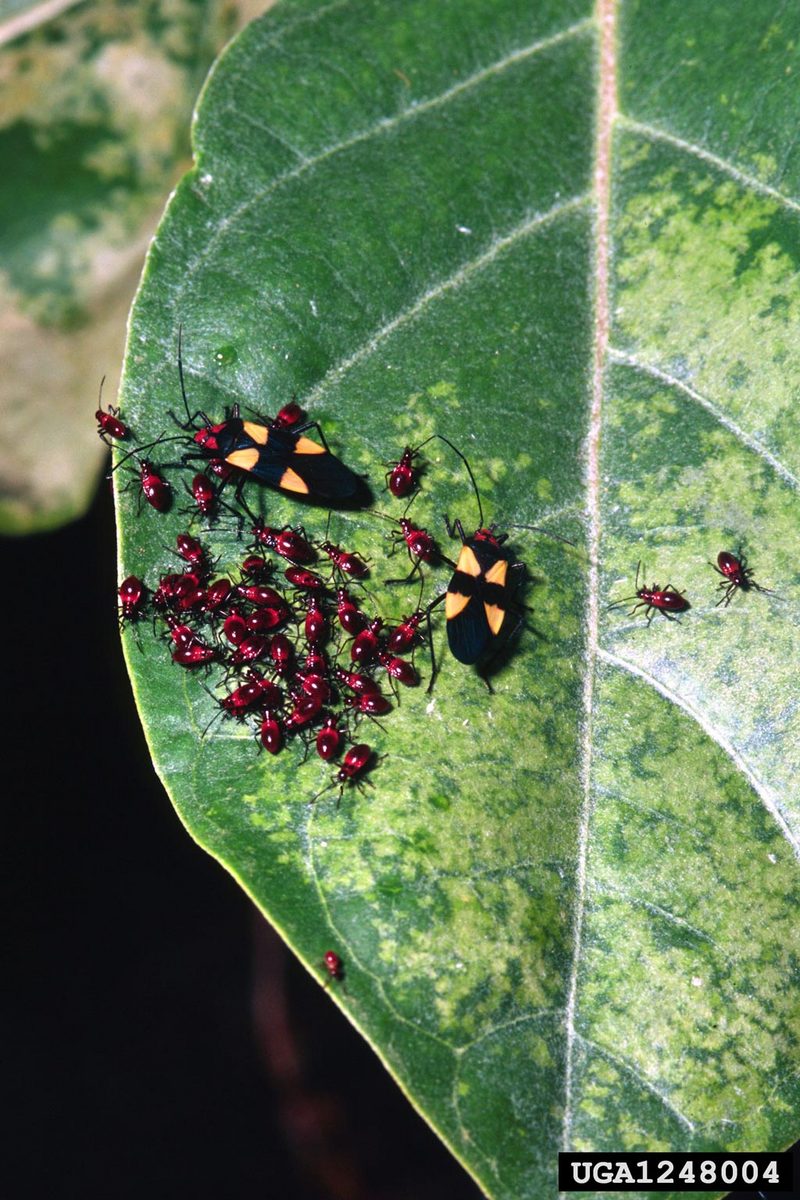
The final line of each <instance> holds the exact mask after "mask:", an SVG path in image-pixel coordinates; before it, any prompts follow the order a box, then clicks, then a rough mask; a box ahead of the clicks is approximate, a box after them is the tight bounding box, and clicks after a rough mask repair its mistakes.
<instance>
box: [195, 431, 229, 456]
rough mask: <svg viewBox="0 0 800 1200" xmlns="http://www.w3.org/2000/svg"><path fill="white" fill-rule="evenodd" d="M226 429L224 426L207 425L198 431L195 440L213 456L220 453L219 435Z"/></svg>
mask: <svg viewBox="0 0 800 1200" xmlns="http://www.w3.org/2000/svg"><path fill="white" fill-rule="evenodd" d="M224 428H225V426H224V424H223V425H205V426H203V428H202V429H198V430H197V432H196V433H195V435H194V440H195V441H196V442H197V444H198V446H202V447H203V449H204V450H208V451H209V452H210V453H212V454H216V453H217V452H218V451H219V440H218V435H219V434H220V433H222V430H223V429H224Z"/></svg>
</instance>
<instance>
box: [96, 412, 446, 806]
mask: <svg viewBox="0 0 800 1200" xmlns="http://www.w3.org/2000/svg"><path fill="white" fill-rule="evenodd" d="M96 416H97V420H98V427H99V431H100V433H101V436H103V435H105V436H110V437H114V438H124V437H127V435H128V431H127V427H126V426H125V425H124V424H123V423H122V421H121V420H120V418H119V415H118V412H117V410H110V411H103V410H102V409H99V410H98V412H97V414H96ZM302 417H303V414H302V411H301V410H300V409H299V408H298V406H297V405H290V406H286V409H284V410H281V413H279V414H278V417H277V418H275V420H274V421H273V422H271V423H270V428H274V427H283V428H288V427H290V425H291V424H296V423H298V422H299V421H301V420H302ZM416 454H417V451H412V450H410V449H408V450H406V451H405V453H404V454H403V456H402V458H401V460H400V461H399V462H398V463H396V464H393V465H392V470H391V471H390V473H389V475H388V476H387V483H388V487H389V490H390V491H391V492H392V493H393V494H394V495H395V496H399V497H402V496H405V495H407V494H409V493H410V492H411V491H413V489H414V487H415V486H416V466H415V464H414V459H415V456H416ZM223 465H225V464H223ZM211 469H212V470H213V469H214V468H213V463H212V464H211ZM217 474H218V476H220V477H221V482H222V483H230V482H233V481H235V469H234V468H228V470H227V472H225V471H221V470H219V469H218V470H217ZM137 475H138V476H139V484H140V488H141V495H142V496H143V498H144V499H145V500H146V501H147V502H148V503H149V504H150V505H151V506H152V507H153V508H154V509H155V510H156V511H157V512H165V511H167V510H168V509H169V508H170V507H171V504H172V489H171V486H170V484H169V483H168V482H167V480H166V479H165V478H164V477H163V475H162V474H161V473H160V469H158V468H156V467H155V466H153V465H152V464H151V463H149V462H147V461H145V460H142V459H140V460H139V470H138V471H137ZM219 489H220V484H219V483H217V484H216V485H215V484H214V483H213V482H212V480H211V479H210V478H209V476H208V475H206V474H203V473H198V474H195V475H194V478H193V480H192V484H191V488H190V489H187V490H188V491H189V492H190V494H191V496H192V498H193V501H194V506H195V513H196V515H197V516H199V517H202V518H205V519H209V520H214V519H215V518H216V516H217V515H218V509H219V507H220V504H221V501H220V498H219ZM239 504H240V506H241V509H242V510H243V513H244V514H246V515H247V517H248V518H249V533H250V538H251V542H250V545H249V546H248V548H247V553H246V554H245V553H244V551H243V556H242V559H241V562H240V563H239V564H238V565H237V567H236V569H235V570H232V571H229V572H228V573H226V574H224V575H223V574H217V572H216V571H215V569H214V563H213V562H212V560H211V558H210V555H209V552H208V550H207V548H206V547H205V546H204V545H203V543H202V541H201V540H200V539H199V538H198V537H195V536H193V535H192V534H191V533H189V532H188V531H187V532H184V533H180V534H178V536H177V538H176V543H175V548H174V553H175V555H176V560H180V563H178V562H177V561H176V570H175V571H173V572H170V573H167V574H162V575H160V577H158V578H156V579H153V580H150V581H145V580H143V579H140V578H138V577H137V576H134V575H131V576H129V577H128V578H127V579H125V580H123V582H122V584H121V585H120V588H119V604H120V620H121V623H122V625H123V626H126V625H129V624H132V623H134V622H137V623H139V624H141V623H142V622H143V621H144V620H145V619H147V620H148V621H150V620H151V621H152V623H153V627H154V628H155V629H159V627H160V630H161V636H162V637H163V640H164V642H165V643H166V645H167V647H168V649H169V653H170V655H171V658H172V662H173V663H174V664H175V665H176V666H178V667H180V668H182V669H184V670H189V671H201V670H204V671H205V673H206V674H207V672H208V669H209V668H210V667H211V666H212V664H213V666H214V667H216V668H218V669H219V670H220V671H221V672H222V683H221V685H220V686H219V690H218V692H217V693H215V694H214V698H215V699H216V701H217V703H218V705H219V709H220V719H226V720H235V721H239V722H244V723H247V724H248V725H249V726H250V727H251V728H252V730H253V735H254V740H255V741H256V742H257V744H259V746H260V747H263V749H264V750H266V751H267V752H268V753H269V754H273V755H275V754H278V753H279V752H280V751H281V750H282V749H283V748H284V746H285V745H286V744H287V742H290V741H292V740H296V741H298V742H300V743H302V745H303V748H304V754H307V753H308V752H309V751H310V749H311V747H312V746H313V747H314V749H315V750H316V753H317V754H318V755H319V756H320V757H321V758H322V759H323V760H325V761H326V762H328V761H333V760H339V761H340V765H339V766H338V768H337V770H336V772H335V774H334V777H333V779H332V781H331V783H330V784H329V785H328V786H329V788H333V787H336V786H337V785H338V787H339V793H340V795H341V792H342V791H343V789H344V788H345V786H347V785H350V784H353V785H356V786H360V785H361V784H362V783H363V782H365V778H364V777H365V775H366V774H367V772H368V771H369V770H370V768H371V767H372V766H374V763H375V755H374V753H373V751H372V749H371V747H370V746H369V745H367V744H365V743H364V742H362V741H359V740H358V739H357V737H356V729H357V725H358V723H359V722H360V721H361V719H362V718H371V719H372V720H377V718H385V717H387V715H388V714H390V712H391V711H392V709H393V707H394V705H393V699H392V698H390V697H389V696H388V695H387V694H386V693H385V690H384V689H385V688H386V687H387V686H388V688H390V689H391V690H392V691H393V692H394V693H395V695H396V694H397V685H398V684H399V685H402V686H405V687H414V686H416V685H417V684H419V681H420V680H419V675H418V673H417V670H416V668H415V666H414V665H413V662H412V661H410V659H409V657H408V656H409V655H410V654H411V653H412V652H413V651H414V649H415V647H416V646H417V645H418V644H419V643H420V642H421V641H422V634H421V630H420V625H421V623H422V621H423V618H424V617H425V615H426V614H425V609H423V608H420V609H418V610H417V611H415V612H413V613H411V614H410V615H409V616H407V617H405V618H404V619H403V620H402V621H400V622H398V623H392V622H390V621H389V620H388V619H385V618H383V617H381V616H377V615H376V616H370V615H368V614H367V613H365V612H364V611H362V608H361V607H360V604H359V602H358V601H357V599H356V598H354V595H353V593H352V591H351V590H350V588H351V587H352V586H353V585H356V586H357V585H359V584H361V583H362V582H363V581H364V580H365V579H366V578H367V577H368V575H369V567H368V564H367V563H366V562H364V561H363V560H362V559H361V558H360V557H359V556H358V555H356V554H354V553H351V552H350V551H347V550H345V549H343V548H342V547H341V546H339V545H336V544H335V543H333V542H331V541H328V540H325V541H321V542H315V541H313V540H312V539H311V538H310V537H309V536H308V534H307V533H306V531H305V530H304V529H303V528H302V527H295V528H288V527H287V528H281V529H277V528H271V527H269V526H267V525H266V524H265V523H264V521H263V519H262V518H260V517H256V516H254V515H253V514H252V513H251V512H250V510H249V509H248V508H247V506H246V504H245V503H244V501H243V500H242V499H241V497H240V499H239ZM225 507H226V508H227V507H228V506H227V505H226V506H225ZM230 511H233V512H235V513H237V514H238V517H239V526H240V528H241V526H242V521H243V515H242V512H241V511H240V510H239V509H238V508H237V509H230ZM400 525H401V529H402V534H401V536H402V537H403V539H404V540H405V542H406V543H407V545H408V547H409V553H410V554H412V556H416V557H415V558H414V561H415V562H419V561H420V560H421V561H431V560H432V558H433V556H434V555H435V554H436V553H437V551H436V548H435V544H434V542H433V539H431V538H429V535H427V534H425V531H424V530H418V529H416V528H415V527H414V526H413V525H411V524H410V522H407V521H403V522H401V523H400ZM409 531H410V533H411V535H415V536H410V535H409ZM421 536H423V541H422V542H420V544H419V545H418V544H417V542H418V541H419V539H420V537H421ZM424 538H427V539H428V541H427V542H425V541H424ZM287 564H288V565H287ZM178 567H179V568H180V569H178ZM312 567H313V568H315V569H312ZM214 720H216V718H213V719H212V722H211V723H210V724H209V727H207V728H210V725H211V724H213V721H214ZM323 790H325V791H327V790H328V788H326V789H323ZM317 794H318V795H320V794H321V793H317ZM313 798H314V799H316V796H315V797H313Z"/></svg>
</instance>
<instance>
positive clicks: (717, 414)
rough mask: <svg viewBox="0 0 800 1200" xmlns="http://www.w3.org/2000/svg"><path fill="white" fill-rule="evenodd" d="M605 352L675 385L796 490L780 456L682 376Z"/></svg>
mask: <svg viewBox="0 0 800 1200" xmlns="http://www.w3.org/2000/svg"><path fill="white" fill-rule="evenodd" d="M608 353H609V357H610V358H612V359H613V361H614V362H616V363H619V364H620V366H624V367H632V368H633V369H634V370H635V371H641V372H642V373H643V374H644V375H650V376H652V377H653V378H654V379H660V380H661V382H662V383H666V384H668V385H669V386H670V387H674V388H677V389H678V391H680V392H683V394H684V395H685V396H688V397H689V399H690V400H694V401H695V403H696V404H699V405H700V406H701V407H702V408H704V409H705V410H706V412H709V413H711V416H712V417H714V419H715V420H716V421H718V422H719V424H720V425H724V427H725V428H726V429H727V430H728V431H729V432H730V433H732V434H733V435H734V437H735V438H736V439H737V440H738V441H740V442H741V443H742V445H743V446H746V447H747V449H748V450H752V451H753V453H754V454H757V455H759V457H760V458H763V459H764V461H765V462H766V463H768V464H769V465H770V467H772V469H773V470H774V471H775V473H776V474H777V475H780V477H781V479H783V480H784V481H785V482H786V483H788V484H790V485H791V487H793V488H795V489H797V490H800V479H798V477H797V476H796V475H795V474H793V472H792V471H790V470H789V468H788V467H785V466H784V465H783V463H782V462H781V461H780V459H778V458H776V457H775V455H774V454H772V453H771V452H770V451H769V450H768V449H767V447H766V446H765V445H764V444H763V443H762V442H760V441H759V440H758V438H755V437H753V435H752V434H751V433H747V432H746V431H745V430H744V429H742V427H741V426H740V425H737V424H736V422H735V421H732V420H731V418H730V417H729V416H727V415H726V414H725V413H724V412H723V411H722V410H721V409H720V408H718V407H717V405H716V404H714V402H713V400H709V399H708V397H707V396H703V395H701V393H700V392H697V391H695V389H694V388H693V387H691V386H690V385H689V384H688V383H684V381H683V380H682V379H676V378H675V376H674V375H670V374H668V373H667V372H666V371H662V370H661V368H660V367H654V366H652V365H651V364H649V363H644V362H641V361H640V360H639V359H637V358H634V357H633V356H632V355H630V354H625V353H624V352H623V351H621V350H616V349H614V347H613V346H612V347H610V348H609V351H608Z"/></svg>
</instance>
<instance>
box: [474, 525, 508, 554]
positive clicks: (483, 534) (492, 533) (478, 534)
mask: <svg viewBox="0 0 800 1200" xmlns="http://www.w3.org/2000/svg"><path fill="white" fill-rule="evenodd" d="M472 536H473V538H474V539H475V541H476V542H488V543H489V545H490V546H495V547H498V548H499V547H500V546H502V544H503V542H504V541H506V539H507V537H508V534H507V533H501V534H498V533H497V526H496V525H489V527H488V528H484V529H476V530H475V532H474V534H473V535H472Z"/></svg>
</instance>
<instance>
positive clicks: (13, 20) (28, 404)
mask: <svg viewBox="0 0 800 1200" xmlns="http://www.w3.org/2000/svg"><path fill="white" fill-rule="evenodd" d="M267 7H268V3H266V2H261V3H258V2H252V0H208V2H205V3H200V2H198V0H169V3H156V2H155V0H152V2H145V3H135V4H131V3H124V2H122V0H97V2H92V0H88V2H85V3H73V4H69V3H63V4H58V3H57V4H40V5H24V4H15V3H9V4H6V5H5V6H4V8H3V10H2V14H1V15H0V164H2V176H1V177H0V358H1V359H2V362H3V373H2V379H0V532H3V533H25V532H28V531H31V530H36V529H43V528H47V527H50V526H54V525H57V524H59V523H61V522H63V521H67V520H69V519H71V518H72V517H75V516H77V515H78V514H80V513H81V512H82V511H84V509H85V507H86V505H87V503H88V501H89V498H90V496H91V494H92V491H93V489H94V487H95V486H96V481H97V475H98V472H99V470H100V467H101V464H102V462H103V456H104V451H103V447H102V445H101V444H100V443H99V440H98V439H97V436H96V434H95V432H94V426H93V421H92V413H93V411H94V409H95V407H96V396H97V388H98V386H99V383H100V378H101V377H102V376H103V375H104V374H105V375H106V384H105V389H104V403H105V404H108V403H113V402H114V400H115V397H116V391H117V385H118V379H119V364H120V362H121V359H122V349H123V345H124V340H125V325H126V320H127V314H128V309H129V308H130V304H131V300H132V298H133V294H134V291H135V288H136V284H137V280H138V278H139V274H140V272H141V267H142V262H143V259H144V253H145V250H146V248H147V244H148V242H149V240H150V237H151V236H152V234H153V231H154V229H155V226H156V223H157V221H158V218H159V215H160V213H161V210H162V208H163V205H164V200H165V198H166V195H167V192H168V190H169V188H170V186H171V185H172V184H173V183H174V182H175V181H176V180H177V178H178V177H179V176H180V174H181V173H182V171H183V170H184V169H185V168H186V165H187V162H188V155H189V118H190V115H191V111H192V106H193V103H194V100H195V98H196V96H197V92H198V90H199V88H200V85H201V84H202V81H203V78H204V76H205V74H206V71H207V70H208V67H209V65H210V64H211V62H212V60H213V58H214V55H215V54H216V53H217V51H218V50H219V49H220V47H221V46H222V45H223V44H224V43H225V41H227V39H228V38H229V37H230V36H231V35H232V33H233V32H235V30H236V29H237V28H238V27H239V26H240V25H242V24H244V23H245V22H246V21H247V20H249V19H250V18H251V17H252V16H254V15H255V14H256V13H258V12H262V11H263V10H264V9H265V8H267Z"/></svg>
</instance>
